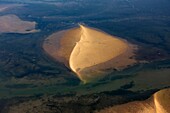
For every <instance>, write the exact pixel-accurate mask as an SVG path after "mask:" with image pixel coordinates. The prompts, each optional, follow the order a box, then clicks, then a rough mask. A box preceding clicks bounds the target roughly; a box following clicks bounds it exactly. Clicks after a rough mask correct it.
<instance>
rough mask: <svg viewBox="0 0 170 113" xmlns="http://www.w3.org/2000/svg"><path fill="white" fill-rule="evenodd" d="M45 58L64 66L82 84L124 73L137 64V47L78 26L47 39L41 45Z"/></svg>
mask: <svg viewBox="0 0 170 113" xmlns="http://www.w3.org/2000/svg"><path fill="white" fill-rule="evenodd" d="M43 48H44V50H45V51H46V53H47V54H48V55H50V56H51V57H52V58H54V59H56V60H57V61H60V62H62V63H64V64H65V65H66V66H67V67H68V68H70V69H71V70H72V71H73V72H75V73H76V74H77V76H78V77H79V78H80V79H81V80H82V81H83V82H89V81H91V80H93V79H96V78H98V77H100V76H103V75H104V74H106V72H110V71H111V70H112V71H113V70H114V69H117V70H119V69H123V68H125V67H127V66H128V65H132V64H134V63H135V62H136V61H135V60H134V59H132V58H130V57H132V56H134V50H135V49H136V46H134V45H132V44H130V43H128V42H127V41H126V40H123V39H120V38H118V37H114V36H111V35H109V34H106V33H104V32H101V31H99V30H96V29H93V28H89V27H85V26H83V25H80V27H78V28H73V29H69V30H65V31H60V32H57V33H54V34H52V35H51V36H49V37H48V38H47V39H46V40H45V41H44V44H43Z"/></svg>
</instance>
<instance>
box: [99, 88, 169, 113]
mask: <svg viewBox="0 0 170 113" xmlns="http://www.w3.org/2000/svg"><path fill="white" fill-rule="evenodd" d="M96 113H170V88H168V89H163V90H160V91H158V92H156V93H155V94H153V96H152V97H150V98H149V99H147V100H144V101H135V102H129V103H127V104H123V105H117V106H113V107H109V108H105V109H104V110H101V111H99V112H96Z"/></svg>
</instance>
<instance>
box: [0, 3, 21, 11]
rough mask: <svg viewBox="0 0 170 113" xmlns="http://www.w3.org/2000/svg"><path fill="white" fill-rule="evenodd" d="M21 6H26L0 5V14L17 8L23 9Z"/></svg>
mask: <svg viewBox="0 0 170 113" xmlns="http://www.w3.org/2000/svg"><path fill="white" fill-rule="evenodd" d="M21 6H24V5H23V4H0V12H3V11H5V10H8V9H12V8H15V7H21Z"/></svg>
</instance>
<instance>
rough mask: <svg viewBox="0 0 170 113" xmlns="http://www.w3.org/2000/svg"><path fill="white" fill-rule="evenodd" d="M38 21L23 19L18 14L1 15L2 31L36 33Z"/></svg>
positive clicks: (0, 24)
mask: <svg viewBox="0 0 170 113" xmlns="http://www.w3.org/2000/svg"><path fill="white" fill-rule="evenodd" d="M35 26H36V22H29V21H22V20H21V19H20V18H19V17H17V16H16V15H4V16H0V33H22V34H24V33H34V32H39V30H36V29H35Z"/></svg>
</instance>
